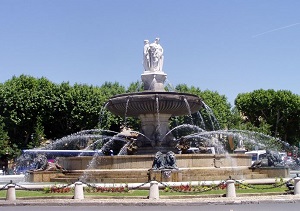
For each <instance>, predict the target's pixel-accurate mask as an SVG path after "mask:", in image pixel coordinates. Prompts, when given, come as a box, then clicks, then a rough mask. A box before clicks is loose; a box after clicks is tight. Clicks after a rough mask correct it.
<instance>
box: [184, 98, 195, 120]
mask: <svg viewBox="0 0 300 211" xmlns="http://www.w3.org/2000/svg"><path fill="white" fill-rule="evenodd" d="M183 100H184V102H185V105H186V107H187V110H188V112H189V115H188V116H189V118H190V121H191V124H192V125H193V124H194V122H193V117H192V112H191V108H190V105H189V102H188V101H187V99H186V98H184V99H183Z"/></svg>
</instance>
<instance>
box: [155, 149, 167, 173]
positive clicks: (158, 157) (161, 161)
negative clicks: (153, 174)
mask: <svg viewBox="0 0 300 211" xmlns="http://www.w3.org/2000/svg"><path fill="white" fill-rule="evenodd" d="M164 166H165V158H164V155H163V153H161V152H160V151H158V152H157V153H156V154H155V157H154V160H153V164H152V169H154V170H158V169H163V168H164Z"/></svg>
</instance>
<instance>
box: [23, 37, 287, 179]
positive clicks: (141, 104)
mask: <svg viewBox="0 0 300 211" xmlns="http://www.w3.org/2000/svg"><path fill="white" fill-rule="evenodd" d="M163 62H164V54H163V48H162V47H161V45H160V44H159V38H156V39H155V41H154V42H153V43H151V44H150V43H149V41H148V40H145V41H144V52H143V67H144V71H143V73H142V74H141V80H142V82H143V87H144V91H141V92H136V93H127V94H121V95H116V96H113V97H111V98H110V99H109V100H108V101H107V102H106V104H105V106H104V108H105V109H107V110H108V111H110V112H112V113H113V114H115V115H119V116H121V117H124V118H125V119H126V118H127V117H137V118H139V119H140V122H141V125H140V131H133V130H131V129H129V128H126V127H124V129H123V131H121V132H120V133H115V134H114V135H113V136H111V137H109V138H107V137H108V136H104V135H103V131H104V130H101V129H99V130H97V129H95V130H87V131H81V132H78V133H76V134H72V135H70V136H68V137H64V138H62V139H59V140H57V141H56V142H55V143H53V144H51V145H50V146H48V147H45V148H44V149H42V150H41V149H39V150H38V152H44V153H46V152H49V151H48V150H50V151H51V150H53V149H57V146H60V145H64V144H65V142H69V141H72V140H81V139H84V140H89V141H91V140H93V141H92V142H91V143H90V145H89V147H88V148H87V149H86V150H87V151H88V149H90V148H91V147H90V146H95V145H96V144H99V143H100V145H102V148H101V149H100V150H94V151H92V152H93V154H92V155H90V156H86V154H84V151H83V152H82V153H83V154H81V155H80V156H73V157H61V158H59V159H58V166H59V167H60V169H59V171H58V170H57V169H56V171H30V172H29V177H28V178H29V180H30V181H53V182H54V181H55V182H74V181H76V180H78V179H80V180H84V181H85V182H110V183H120V182H126V183H131V182H147V181H149V180H158V181H174V182H180V181H205V180H224V179H227V178H228V177H229V176H231V177H233V178H234V179H247V178H262V177H280V176H282V177H284V176H286V175H287V174H288V169H286V168H281V169H280V170H279V168H278V169H277V171H272V173H270V171H264V172H259V171H254V170H253V169H249V166H251V157H249V156H247V155H245V154H241V153H236V154H228V153H227V152H226V147H225V145H230V146H231V148H232V150H233V149H234V148H237V147H238V148H239V149H241V148H242V145H243V144H242V142H243V141H244V142H245V141H248V142H253V144H254V145H256V146H258V145H259V144H260V143H258V142H257V141H255V140H254V138H253V133H251V135H249V134H247V133H246V132H245V131H225V130H217V131H206V130H204V129H202V128H201V127H199V126H196V125H191V124H183V125H179V126H177V127H176V128H172V129H170V128H169V120H170V118H171V117H176V116H184V115H188V116H191V115H192V114H194V113H197V112H199V110H200V109H205V108H207V106H206V104H205V103H204V102H203V101H202V99H201V98H200V97H198V96H197V95H193V94H188V93H179V92H169V91H165V86H164V85H165V81H166V78H167V74H166V73H165V72H164V71H163ZM186 127H187V128H189V129H191V131H192V132H191V134H188V135H185V136H183V137H175V136H174V135H173V132H174V131H176V130H180V129H181V128H186ZM256 136H257V134H256ZM263 137H266V136H264V135H263ZM268 138H269V137H268ZM233 139H235V140H237V139H238V141H237V142H238V143H239V144H238V146H233V145H234V143H233ZM235 142H236V141H235ZM195 143H196V146H197V147H198V148H199V149H202V152H203V151H204V152H205V154H202V153H193V154H184V152H187V151H188V149H189V147H191V145H192V144H195ZM116 146H118V147H116ZM208 148H213V149H214V150H213V151H214V152H215V153H212V151H210V153H208V150H205V149H208ZM43 150H44V151H43ZM116 150H118V152H117V153H116ZM31 152H36V151H34V150H32V151H31ZM89 152H91V150H89ZM110 152H111V153H110ZM200 152H201V150H200ZM107 155H109V156H107ZM111 155H114V156H111ZM162 163H164V164H162ZM166 163H167V165H166ZM62 169H63V170H62Z"/></svg>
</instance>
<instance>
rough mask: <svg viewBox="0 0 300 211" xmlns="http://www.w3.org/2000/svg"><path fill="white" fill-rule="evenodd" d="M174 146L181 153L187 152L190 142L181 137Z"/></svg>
mask: <svg viewBox="0 0 300 211" xmlns="http://www.w3.org/2000/svg"><path fill="white" fill-rule="evenodd" d="M176 148H177V149H178V150H179V151H180V152H181V154H187V153H188V149H189V148H190V143H189V141H188V140H187V139H185V138H183V137H181V138H180V140H179V141H178V144H177V145H176Z"/></svg>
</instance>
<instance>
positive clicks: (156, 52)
mask: <svg viewBox="0 0 300 211" xmlns="http://www.w3.org/2000/svg"><path fill="white" fill-rule="evenodd" d="M159 40H160V39H159V38H156V39H155V41H154V42H153V43H151V44H149V41H148V40H144V58H143V66H144V70H145V71H162V67H163V60H164V56H163V52H164V50H163V48H162V47H161V45H160V44H159Z"/></svg>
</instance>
